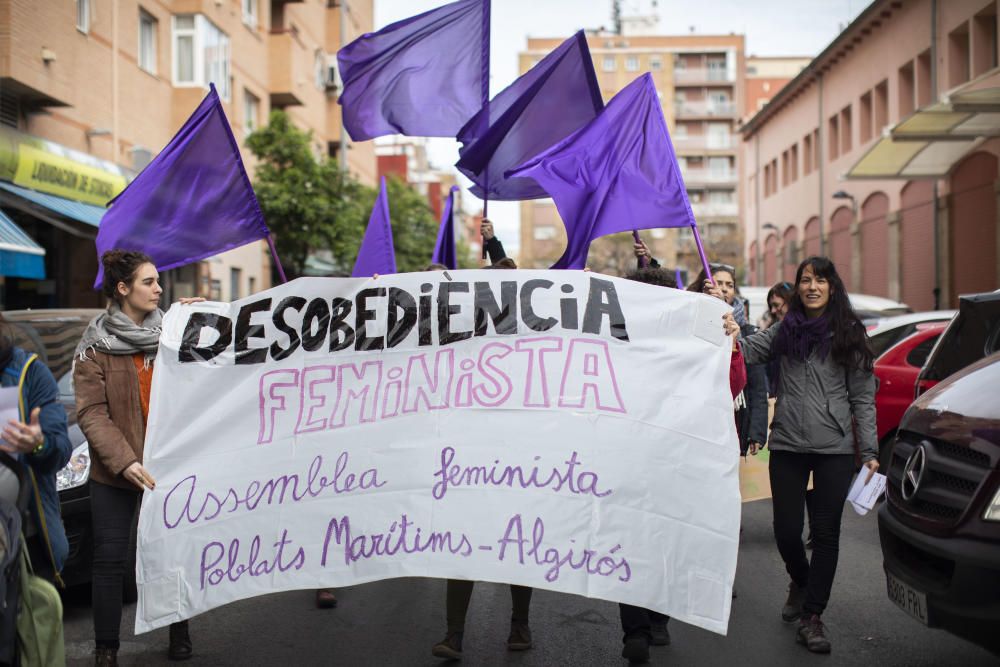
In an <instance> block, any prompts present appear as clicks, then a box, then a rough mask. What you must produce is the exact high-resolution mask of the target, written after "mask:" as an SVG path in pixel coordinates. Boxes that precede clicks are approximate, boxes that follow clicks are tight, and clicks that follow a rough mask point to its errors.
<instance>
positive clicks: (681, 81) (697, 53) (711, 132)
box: [519, 18, 745, 276]
mask: <svg viewBox="0 0 1000 667" xmlns="http://www.w3.org/2000/svg"><path fill="white" fill-rule="evenodd" d="M655 32H656V21H655V20H652V19H650V18H647V20H644V21H635V20H631V19H627V20H624V21H623V28H622V31H621V34H618V33H610V32H604V31H597V32H593V33H590V34H588V35H587V42H588V45H589V47H590V52H591V56H592V58H593V61H594V67H595V70H596V72H597V78H598V83H599V85H600V87H601V94H602V96H603V97H604V100H605V102H607V101H608V100H610V99H611V98H612V97H613V96H614V95H615V94H616V93H617V92H618V91H620V90H621V89H622V88H624V87H625V86H626V85H628V84H629V83H630V82H632V81H633V80H634V79H635V78H636V77H638V76H640V75H641V74H643V73H644V72H650V73H652V76H653V80H654V82H655V84H656V88H657V92H658V93H659V95H660V99H661V101H662V104H663V112H664V116H665V117H666V119H667V124H668V127H669V128H670V132H671V136H672V138H673V143H674V148H675V150H676V152H677V156H678V161H679V162H680V167H681V170H682V172H683V175H684V181H685V184H686V185H687V189H688V194H689V196H690V198H691V205H692V208H693V209H694V213H695V218H696V219H697V221H698V227H699V230H700V231H701V235H702V238H703V240H704V242H705V246H706V250H707V251H708V254H709V256H710V258H712V259H713V260H717V261H721V262H725V263H732V264H736V263H739V262H741V261H742V254H743V253H742V240H741V237H740V229H741V228H740V224H739V201H740V199H739V196H738V184H739V179H738V173H739V172H738V169H739V167H738V159H739V158H738V155H739V142H738V141H737V140H736V138H735V137H736V134H735V128H736V122H737V118H738V117H739V116H740V115H741V113H742V110H743V104H744V102H743V87H744V84H743V82H744V71H745V62H744V39H743V36H742V35H675V36H668V35H657V34H655ZM562 41H563V40H562V39H561V38H552V39H533V38H532V39H529V40H528V45H527V49H526V50H525V51H523V52H522V53H520V54H519V68H520V71H521V72H522V73H523V72H526V71H527V70H528V69H529V68H530V67H532V66H533V65H534V64H535V63H537V62H538V61H540V60H541V59H542V58H543V57H544V56H545V55H546V54H547V53H548V52H550V51H551V50H553V49H554V48H555V47H556V46H558V45H559V44H560V43H561V42H562ZM641 235H642V237H643V240H644V241H645V242H646V243H647V244H648V245H649V246H650V248H651V250H652V252H653V255H654V257H656V258H657V259H658V260H659V261H660V263H661V264H663V265H664V266H666V267H670V268H673V267H679V268H681V269H682V272H684V273H685V274H689V275H691V276H693V275H694V274H695V273H697V271H698V270H699V268H700V261H699V259H698V253H697V249H696V246H695V244H694V239H693V236H692V235H691V232H690V230H689V229H651V230H648V231H644V232H641ZM565 246H566V235H565V229H564V227H563V224H562V221H561V220H560V218H559V214H558V212H557V211H556V208H555V205H554V204H553V203H552V202H551V200H535V201H526V202H522V203H521V251H520V263H521V265H522V266H525V267H530V268H540V267H548V266H550V265H551V264H552V262H554V261H555V260H556V259H557V258H558V257H559V255H560V254H562V251H563V249H564V248H565ZM588 261H589V264H590V266H591V268H593V269H594V270H599V271H606V272H609V273H622V272H624V271H626V270H628V269H629V268H632V267H634V266H635V257H634V255H633V254H632V240H631V235H617V236H613V237H608V238H606V239H602V240H600V241H597V242H595V243H594V244H593V245H592V246H591V252H590V257H589V260H588Z"/></svg>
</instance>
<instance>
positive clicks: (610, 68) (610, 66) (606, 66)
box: [601, 56, 615, 72]
mask: <svg viewBox="0 0 1000 667" xmlns="http://www.w3.org/2000/svg"><path fill="white" fill-rule="evenodd" d="M601 69H602V70H604V71H605V72H614V71H615V58H614V56H604V61H603V62H602V63H601Z"/></svg>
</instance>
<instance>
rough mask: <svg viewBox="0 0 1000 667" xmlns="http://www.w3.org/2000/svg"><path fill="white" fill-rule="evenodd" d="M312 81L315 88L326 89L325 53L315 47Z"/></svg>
mask: <svg viewBox="0 0 1000 667" xmlns="http://www.w3.org/2000/svg"><path fill="white" fill-rule="evenodd" d="M313 82H314V83H315V84H316V89H317V90H326V53H324V52H323V49H316V53H314V54H313Z"/></svg>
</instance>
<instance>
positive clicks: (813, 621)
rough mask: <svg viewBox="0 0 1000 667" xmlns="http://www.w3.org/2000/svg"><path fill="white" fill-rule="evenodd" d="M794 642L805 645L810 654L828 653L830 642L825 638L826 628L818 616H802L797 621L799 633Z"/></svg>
mask: <svg viewBox="0 0 1000 667" xmlns="http://www.w3.org/2000/svg"><path fill="white" fill-rule="evenodd" d="M795 641H797V642H798V643H800V644H805V646H806V648H807V649H809V651H810V652H811V653H829V652H830V640H829V639H827V638H826V627H825V626H824V625H823V621H821V620H819V614H809V615H808V616H803V617H802V620H801V621H799V632H798V635H797V636H796V637H795Z"/></svg>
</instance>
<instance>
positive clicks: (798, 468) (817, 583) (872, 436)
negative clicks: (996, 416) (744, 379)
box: [743, 257, 878, 653]
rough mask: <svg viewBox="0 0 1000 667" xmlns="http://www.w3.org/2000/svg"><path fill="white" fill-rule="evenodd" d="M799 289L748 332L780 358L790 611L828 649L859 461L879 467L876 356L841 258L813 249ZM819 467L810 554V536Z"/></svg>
mask: <svg viewBox="0 0 1000 667" xmlns="http://www.w3.org/2000/svg"><path fill="white" fill-rule="evenodd" d="M794 287H795V289H794V291H793V292H792V295H791V298H790V300H789V302H788V313H787V314H786V315H785V317H784V319H782V321H781V322H780V323H778V324H775V325H774V326H772V327H770V328H768V329H766V330H764V331H762V332H760V333H757V334H755V335H753V336H749V337H747V338H746V339H744V341H743V344H744V355H745V356H746V358H747V362H748V363H751V364H763V363H767V362H768V361H770V360H771V359H776V360H778V362H779V365H780V374H779V381H778V386H777V388H776V394H777V403H776V404H775V410H774V420H773V421H772V422H771V438H770V442H769V445H768V446H769V447H770V449H771V459H770V466H769V467H770V477H771V494H772V502H773V509H774V538H775V541H776V542H777V545H778V551H779V552H780V553H781V557H782V559H783V560H784V561H785V569H786V570H787V571H788V574H789V576H790V577H791V583H790V584H789V588H788V599H787V600H786V602H785V605H784V608H783V609H782V610H781V617H782V618H783V619H784V620H785V621H787V622H793V621H795V620H797V619H798V620H799V629H798V634H797V641H798V642H799V643H801V644H805V645H806V647H807V648H808V649H809V650H810V651H812V652H814V653H829V652H830V640H829V638H828V637H827V636H826V630H825V627H824V625H823V622H822V621H821V620H820V617H821V615H822V614H823V611H824V610H825V609H826V606H827V603H828V601H829V599H830V589H831V588H832V586H833V578H834V574H835V573H836V570H837V558H838V554H839V548H840V521H841V516H842V513H843V509H844V503H845V502H846V500H847V492H848V491H849V489H850V486H851V480H852V478H853V477H854V473H855V471H856V470H857V468H858V466H859V465H861V464H862V463H863V464H864V466H866V467H867V469H868V470H867V476H868V477H867V478H868V479H869V480H870V479H871V476H872V475H873V474H874V473H875V471H876V470H877V469H878V461H877V459H876V457H877V455H878V451H877V447H878V445H877V438H876V431H875V376H874V374H873V373H872V366H873V363H874V356H873V354H872V351H871V348H870V347H869V344H868V335H867V333H866V331H865V327H864V325H863V324H862V323H861V320H860V319H858V316H857V315H856V314H855V313H854V310H852V309H851V304H850V302H849V301H848V298H847V290H846V289H845V288H844V283H843V281H842V280H841V279H840V276H839V275H838V274H837V269H836V267H835V266H834V265H833V262H831V261H830V260H829V259H827V258H826V257H809V258H808V259H806V260H805V261H804V262H802V263H801V264H800V265H799V268H798V270H797V271H796V274H795V285H794ZM858 459H860V460H858ZM810 473H812V477H813V494H812V502H811V503H810V516H809V523H810V527H811V530H812V540H813V551H812V559H811V561H810V560H807V559H806V552H805V547H804V545H803V544H802V523H803V515H804V507H805V499H806V486H807V485H808V483H809V474H810Z"/></svg>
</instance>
